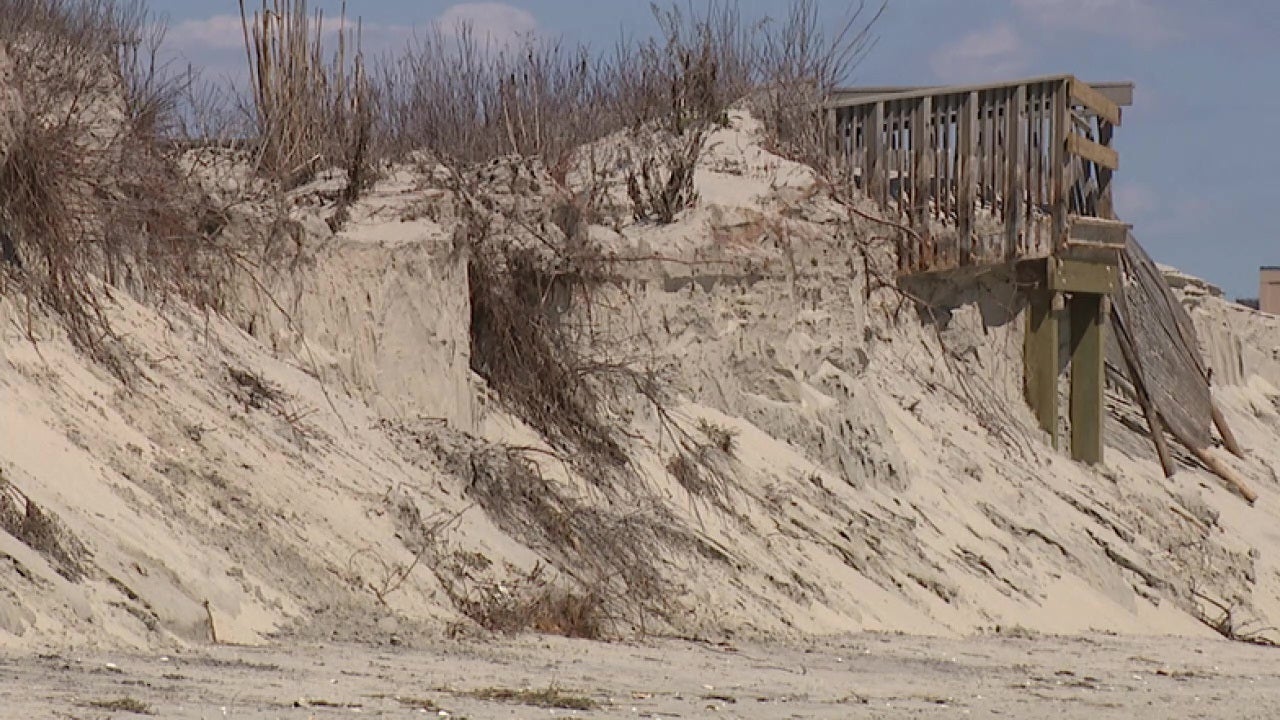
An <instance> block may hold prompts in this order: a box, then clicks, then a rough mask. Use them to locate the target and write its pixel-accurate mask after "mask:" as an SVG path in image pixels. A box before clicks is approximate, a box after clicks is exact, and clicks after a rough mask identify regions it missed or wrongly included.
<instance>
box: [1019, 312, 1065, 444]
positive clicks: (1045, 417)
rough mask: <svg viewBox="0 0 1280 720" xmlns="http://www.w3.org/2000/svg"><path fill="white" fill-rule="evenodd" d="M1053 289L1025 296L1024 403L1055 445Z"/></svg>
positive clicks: (1055, 317)
mask: <svg viewBox="0 0 1280 720" xmlns="http://www.w3.org/2000/svg"><path fill="white" fill-rule="evenodd" d="M1056 295H1057V293H1056V292H1054V291H1052V290H1046V289H1036V290H1032V291H1030V292H1029V293H1028V296H1027V332H1026V335H1025V336H1024V340H1023V367H1024V372H1025V376H1024V383H1023V388H1024V390H1025V392H1026V397H1027V404H1028V405H1030V406H1031V412H1033V413H1034V414H1035V416H1036V419H1037V420H1038V421H1039V423H1040V428H1041V429H1042V430H1044V431H1045V432H1047V433H1049V441H1050V443H1052V445H1053V447H1054V448H1055V449H1056V448H1057V447H1058V315H1059V312H1058V310H1057V309H1056V308H1055V307H1054V298H1055V296H1056Z"/></svg>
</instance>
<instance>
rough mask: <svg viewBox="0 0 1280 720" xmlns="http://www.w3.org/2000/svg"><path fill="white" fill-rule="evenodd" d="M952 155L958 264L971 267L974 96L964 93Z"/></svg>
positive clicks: (975, 139) (974, 208)
mask: <svg viewBox="0 0 1280 720" xmlns="http://www.w3.org/2000/svg"><path fill="white" fill-rule="evenodd" d="M956 146H957V148H956V152H957V153H958V154H959V160H960V169H959V173H958V174H957V179H956V182H957V184H958V187H957V188H956V194H957V212H956V224H957V225H958V226H959V231H960V264H961V265H971V264H973V235H974V232H975V231H976V228H975V227H974V221H975V218H976V211H977V202H978V199H977V197H976V195H977V188H976V187H975V186H976V184H977V177H978V175H977V160H978V159H977V153H978V93H976V92H971V93H966V94H965V96H964V100H963V101H962V104H961V106H960V119H959V123H958V128H957V138H956Z"/></svg>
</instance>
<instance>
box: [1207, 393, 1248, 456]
mask: <svg viewBox="0 0 1280 720" xmlns="http://www.w3.org/2000/svg"><path fill="white" fill-rule="evenodd" d="M1209 407H1210V408H1212V417H1213V424H1214V426H1215V427H1217V428H1218V434H1219V435H1221V436H1222V444H1223V445H1225V446H1226V448H1227V452H1229V453H1231V454H1232V455H1235V456H1236V457H1238V458H1242V457H1244V448H1243V447H1240V441H1239V440H1237V439H1236V434H1235V433H1233V432H1231V426H1230V425H1228V424H1227V418H1226V416H1224V415H1223V414H1222V408H1219V407H1218V403H1216V402H1212V401H1211V402H1210V404H1209Z"/></svg>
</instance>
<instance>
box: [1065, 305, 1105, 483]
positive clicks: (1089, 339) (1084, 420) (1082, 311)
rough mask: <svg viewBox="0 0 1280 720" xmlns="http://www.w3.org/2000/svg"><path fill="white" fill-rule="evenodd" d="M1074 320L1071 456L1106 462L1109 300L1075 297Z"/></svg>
mask: <svg viewBox="0 0 1280 720" xmlns="http://www.w3.org/2000/svg"><path fill="white" fill-rule="evenodd" d="M1068 304H1069V306H1070V312H1069V314H1070V316H1071V456H1072V457H1073V458H1074V459H1076V460H1079V461H1081V462H1086V463H1094V464H1096V463H1101V462H1102V425H1103V419H1104V418H1103V410H1104V404H1103V385H1104V383H1105V381H1106V375H1105V373H1106V367H1105V364H1104V363H1105V360H1106V336H1105V335H1104V333H1105V332H1106V322H1107V312H1108V310H1109V308H1108V307H1107V297H1106V296H1105V295H1096V294H1093V293H1073V294H1072V296H1071V299H1070V301H1069V303H1068Z"/></svg>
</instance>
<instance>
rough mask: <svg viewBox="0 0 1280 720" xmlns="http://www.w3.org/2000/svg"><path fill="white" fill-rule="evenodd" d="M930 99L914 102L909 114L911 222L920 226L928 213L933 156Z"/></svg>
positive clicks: (924, 98) (925, 98)
mask: <svg viewBox="0 0 1280 720" xmlns="http://www.w3.org/2000/svg"><path fill="white" fill-rule="evenodd" d="M931 107H932V98H929V97H923V98H920V99H919V100H917V101H916V105H915V109H914V110H913V111H912V113H911V155H912V160H911V220H912V222H914V223H915V224H916V225H917V226H919V225H922V224H923V221H924V218H925V217H926V216H927V215H928V212H929V195H930V193H929V189H930V185H931V183H932V180H933V168H932V167H930V166H929V165H930V160H931V159H932V155H933V136H932V134H931V133H930V132H929V128H930V123H929V116H930V108H931Z"/></svg>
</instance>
